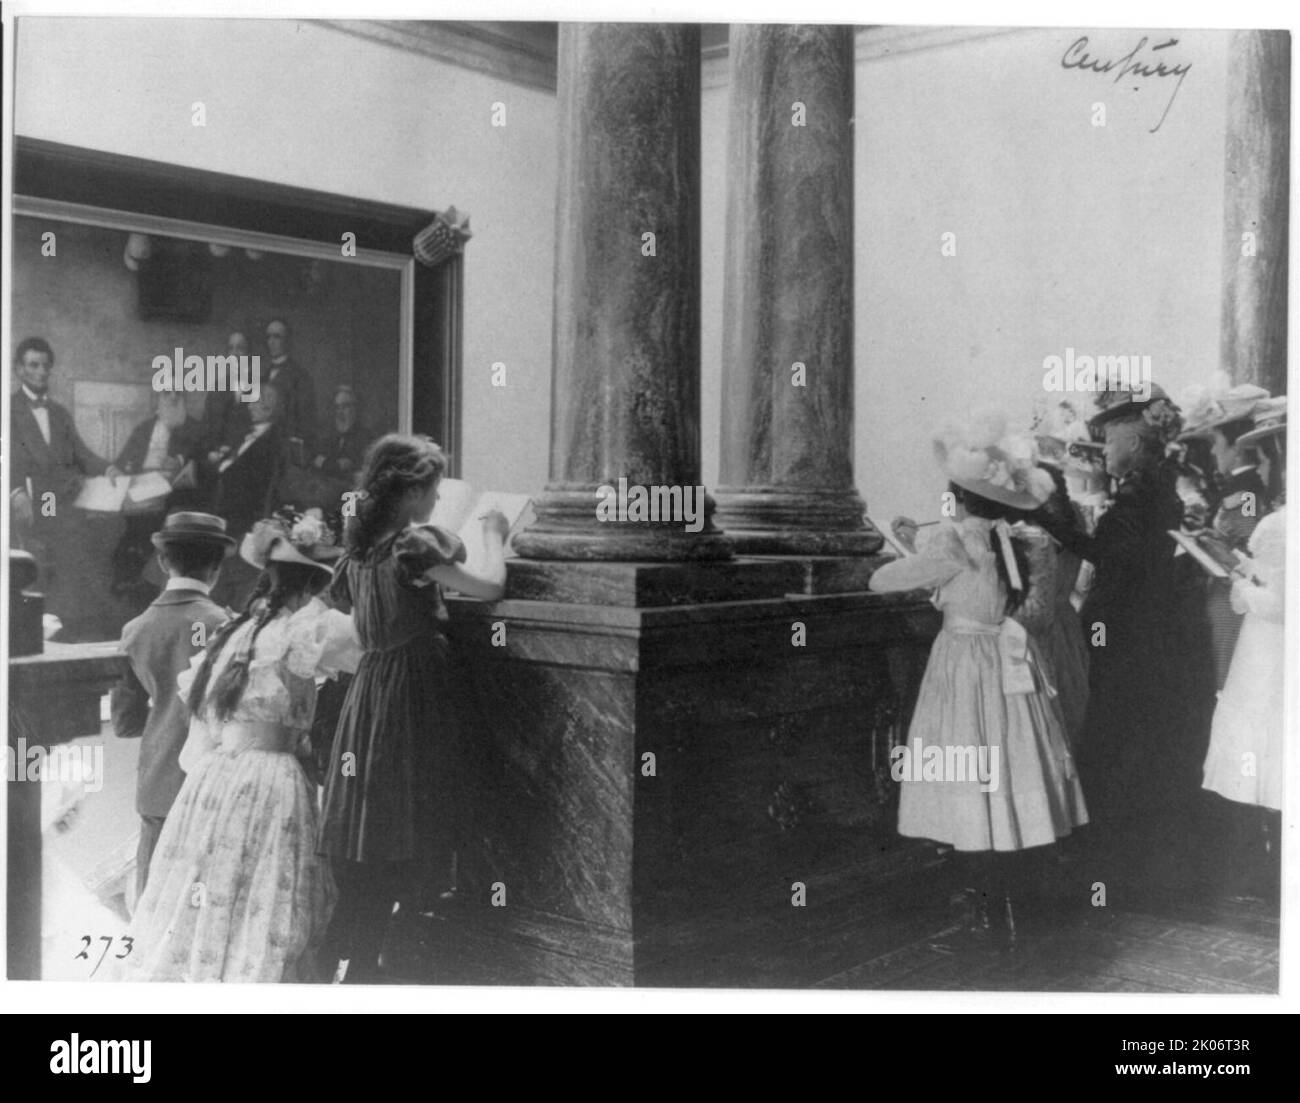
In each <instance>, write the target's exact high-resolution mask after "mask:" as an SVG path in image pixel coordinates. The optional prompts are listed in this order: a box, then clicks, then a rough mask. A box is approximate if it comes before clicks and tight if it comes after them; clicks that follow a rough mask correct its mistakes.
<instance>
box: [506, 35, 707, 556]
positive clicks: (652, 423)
mask: <svg viewBox="0 0 1300 1103" xmlns="http://www.w3.org/2000/svg"><path fill="white" fill-rule="evenodd" d="M558 106H559V131H560V157H559V186H558V199H557V214H556V234H555V242H556V262H555V322H554V347H553V352H554V367H553V376H552V389H551V403H552V409H551V456H550V480H549V482H548V483H547V486H546V489H545V491H544V493H543V494H542V495H541V496H540V497H538V498H536V499H535V500H534V503H533V505H534V509H535V510H536V513H537V520H536V521H535V523H534V524H532V525H531V526H529V528H528V529H527V530H525V531H524V532H523V533H521V534H520V535H519V536H518V537H517V538H516V540H515V548H516V550H517V551H518V552H519V554H520V555H521V556H525V557H528V558H532V559H577V560H675V559H711V558H725V557H728V556H730V554H731V548H730V545H729V544H728V543H727V541H726V540H725V539H724V538H723V537H722V536H721V534H720V533H718V531H717V530H716V529H715V528H714V526H713V524H712V522H711V521H710V520H708V517H707V514H711V512H712V501H711V500H710V501H708V502H707V513H703V512H702V513H701V516H702V518H703V523H702V525H699V526H698V527H697V526H696V525H695V524H690V523H687V522H686V521H684V520H683V519H682V518H681V517H675V518H669V519H664V518H663V516H662V513H663V512H665V511H664V510H662V509H661V510H659V511H658V512H659V516H658V517H657V518H656V519H652V520H645V519H634V520H613V521H611V520H608V519H606V520H603V521H602V520H601V519H599V516H598V513H597V508H596V507H597V503H598V500H599V494H598V491H599V488H600V487H602V486H607V487H611V488H615V489H617V488H618V487H619V480H620V479H625V480H626V481H627V482H626V486H627V487H628V488H629V494H630V493H632V491H631V488H633V487H664V488H681V489H682V492H683V493H685V491H686V490H687V488H692V489H693V488H697V487H698V495H699V498H700V499H701V505H702V506H703V498H704V492H703V487H702V486H700V424H699V390H700V375H699V373H700V354H699V343H700V256H699V249H700V227H699V219H700V148H699V147H700V37H699V28H698V27H697V26H693V25H686V26H683V25H674V24H631V23H586V24H581V23H561V24H560V40H559V97H558ZM649 235H653V236H649ZM634 516H635V515H634ZM691 528H696V531H694V532H692V531H690V530H691Z"/></svg>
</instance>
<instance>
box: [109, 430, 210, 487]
mask: <svg viewBox="0 0 1300 1103" xmlns="http://www.w3.org/2000/svg"><path fill="white" fill-rule="evenodd" d="M157 421H158V418H157V417H156V416H155V417H151V418H148V419H146V420H145V421H142V422H141V423H140V424H139V425H137V426H136V427H135V428H134V429H132V430H131V435H130V436H129V437H127V440H126V445H125V446H124V447H123V449H122V451H121V453H120V454H119V455H118V457H117V466H118V467H120V468H121V469H122V470H123V471H124V472H125V473H126V474H128V475H138V474H139V473H140V472H141V471H143V470H144V459H145V456H146V455H148V452H149V438H150V437H152V436H153V427H154V425H155V424H156V423H157ZM202 436H203V425H202V423H201V422H200V421H199V420H198V419H197V418H192V417H187V418H186V419H185V422H184V424H182V425H178V426H177V427H176V428H175V429H173V430H172V434H171V437H170V438H168V441H167V454H168V455H169V456H175V457H176V458H177V459H179V460H180V461H181V462H182V463H185V462H187V461H189V460H192V459H193V458H194V457H195V456H197V455H198V454H199V449H200V447H201V445H202Z"/></svg>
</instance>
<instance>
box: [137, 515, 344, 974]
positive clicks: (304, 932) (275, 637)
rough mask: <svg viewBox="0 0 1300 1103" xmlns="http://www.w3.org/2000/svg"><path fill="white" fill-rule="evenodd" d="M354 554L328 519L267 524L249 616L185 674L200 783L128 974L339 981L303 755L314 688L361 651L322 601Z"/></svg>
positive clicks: (152, 883)
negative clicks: (343, 548)
mask: <svg viewBox="0 0 1300 1103" xmlns="http://www.w3.org/2000/svg"><path fill="white" fill-rule="evenodd" d="M339 551H340V549H339V548H338V547H337V546H336V545H334V543H333V541H332V538H331V537H330V534H329V532H328V530H327V529H326V528H325V526H324V524H323V523H321V522H320V521H319V519H317V518H306V517H298V518H295V519H294V520H293V521H292V522H291V521H290V520H288V519H283V518H274V519H271V520H267V521H259V522H257V524H255V525H254V527H253V529H252V531H251V532H249V533H248V534H247V535H246V536H245V538H244V541H243V543H242V545H241V547H240V555H241V556H242V557H243V558H244V559H245V560H246V561H247V562H248V563H249V565H250V566H251V567H254V568H256V569H259V570H260V571H261V572H262V573H261V575H260V576H258V579H257V583H256V585H255V587H254V589H253V593H252V595H251V597H250V599H249V602H248V605H247V607H246V608H245V610H244V612H243V613H242V615H240V616H239V617H237V618H235V619H234V620H231V621H229V622H227V624H225V625H224V626H223V627H222V628H221V629H220V630H219V631H218V632H217V633H216V635H215V636H214V637H213V639H212V642H211V643H210V644H209V646H208V647H207V649H206V650H205V651H203V652H202V653H200V654H199V655H196V656H195V658H194V661H193V663H192V665H191V667H190V669H189V670H186V671H183V672H182V673H181V674H180V676H179V677H178V679H177V686H178V688H179V690H180V692H181V694H182V696H184V697H185V698H186V700H187V702H188V703H189V707H190V712H191V714H192V716H193V719H192V721H191V724H190V731H189V736H188V738H187V740H186V743H185V747H184V749H183V750H182V752H181V755H180V765H181V768H182V769H183V770H184V771H185V774H186V777H185V782H184V784H183V785H182V786H181V790H180V793H179V794H178V795H177V797H176V802H175V804H174V805H173V806H172V809H171V811H170V812H169V813H168V815H167V821H166V823H165V824H164V826H163V829H162V833H161V834H160V836H159V838H158V844H157V847H156V849H155V851H154V856H153V861H152V862H151V864H150V871H149V881H148V884H147V885H146V886H145V889H144V892H143V894H142V895H141V897H140V900H139V903H138V904H137V906H136V911H135V915H134V916H133V918H132V922H131V929H130V931H129V932H128V933H129V935H130V936H131V938H132V939H133V942H132V953H131V954H130V955H129V956H127V957H125V958H123V959H122V964H121V971H120V973H119V974H118V976H119V979H123V980H164V981H168V980H170V981H176V980H184V981H217V980H220V981H300V982H301V981H321V980H328V979H329V973H328V972H325V971H323V969H322V962H321V959H320V958H319V957H318V955H317V953H316V951H317V949H318V948H319V945H320V941H321V937H322V936H323V934H324V931H325V928H326V924H327V922H328V920H329V917H330V909H331V907H332V904H333V898H334V886H333V883H332V882H331V880H330V874H329V869H328V867H327V866H326V865H325V863H323V862H322V861H321V860H320V859H319V858H318V857H317V855H316V834H317V831H318V819H317V813H316V786H315V784H314V783H313V782H312V781H310V780H309V778H308V776H307V773H306V772H305V771H304V768H303V765H302V763H301V762H300V761H299V755H302V756H303V757H304V758H305V757H306V755H307V747H306V743H307V734H308V731H309V729H310V727H311V720H312V712H313V709H314V706H315V696H316V684H315V679H316V678H317V677H318V676H320V675H322V674H332V673H337V672H338V671H339V670H341V669H344V668H345V667H346V665H347V663H348V660H347V659H346V658H345V657H344V656H345V655H346V654H347V652H349V651H353V652H355V640H354V637H353V633H352V625H351V622H350V620H349V619H348V618H347V617H345V616H342V615H341V614H339V613H338V612H337V611H335V610H331V609H329V608H328V607H327V606H326V605H325V604H324V603H323V602H322V601H320V600H319V598H317V597H316V596H315V595H316V594H317V593H318V592H319V591H321V590H322V589H324V587H325V586H326V585H327V584H328V583H329V580H330V574H331V569H332V566H331V565H332V563H333V561H334V560H335V559H336V558H337V556H338V554H339ZM325 964H326V965H327V966H328V968H331V969H332V965H333V963H332V962H329V963H325Z"/></svg>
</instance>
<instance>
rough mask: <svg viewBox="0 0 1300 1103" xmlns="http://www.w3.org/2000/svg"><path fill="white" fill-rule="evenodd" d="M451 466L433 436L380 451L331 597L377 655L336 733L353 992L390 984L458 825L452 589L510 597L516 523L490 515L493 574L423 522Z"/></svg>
mask: <svg viewBox="0 0 1300 1103" xmlns="http://www.w3.org/2000/svg"><path fill="white" fill-rule="evenodd" d="M446 469H447V460H446V457H445V456H444V455H443V453H442V451H441V450H440V449H439V448H438V446H437V445H436V444H434V443H433V442H432V441H430V440H429V439H428V438H426V437H416V436H403V435H400V434H390V435H388V436H385V437H381V438H380V439H379V440H377V441H376V442H375V443H374V444H373V445H371V447H370V450H369V451H368V453H367V454H366V459H365V463H364V466H363V470H362V473H361V478H360V481H359V484H358V491H357V492H356V499H355V503H354V505H355V508H354V509H352V510H351V513H352V516H351V517H350V518H349V519H348V522H347V529H346V533H345V545H346V549H347V554H346V557H345V558H344V559H343V560H342V562H341V563H340V564H339V566H338V569H337V570H336V572H335V575H334V582H333V585H332V587H331V594H332V596H333V598H334V600H335V601H336V602H337V603H338V604H339V605H340V607H341V608H350V609H351V610H352V613H353V616H354V618H355V620H356V627H357V632H358V634H359V636H360V638H361V643H362V646H363V647H364V649H365V651H364V654H363V656H362V658H361V661H360V663H359V664H358V668H357V672H356V676H355V677H354V678H353V680H352V685H351V686H350V687H349V689H348V695H347V698H346V699H345V700H344V702H343V707H342V710H341V712H340V715H339V722H338V728H337V729H336V731H335V735H334V744H333V748H332V751H331V754H330V759H329V768H328V771H327V774H326V778H325V799H324V808H323V813H322V819H323V822H322V828H321V839H320V850H321V852H322V853H323V854H325V855H327V856H328V857H329V859H330V861H331V866H332V868H333V871H334V876H335V880H336V882H337V884H338V887H339V905H338V908H337V910H336V912H335V917H334V922H333V924H332V925H331V928H330V933H329V939H328V941H329V946H330V952H331V954H333V955H334V956H335V957H336V958H337V959H338V960H339V961H340V962H342V961H346V962H347V963H348V965H347V968H346V976H345V978H344V979H345V980H346V981H347V982H348V983H367V982H375V981H378V980H380V979H381V974H380V973H379V958H380V951H381V949H382V945H383V938H384V934H385V930H386V927H387V921H388V918H389V916H391V915H392V912H393V908H394V905H395V904H396V903H397V902H398V900H399V898H401V897H402V896H404V895H407V894H408V893H409V892H410V891H412V890H413V889H414V888H415V887H416V885H417V881H418V874H419V873H420V872H421V871H427V870H428V869H430V868H431V867H432V865H433V864H434V863H435V862H437V861H438V860H440V858H441V857H442V856H443V855H444V854H445V851H446V848H447V843H448V840H449V838H450V837H451V834H452V832H453V830H454V828H455V824H454V822H452V821H453V820H454V819H455V816H454V813H453V809H454V797H455V794H454V792H453V791H452V788H451V775H452V770H453V762H452V755H451V753H450V752H451V749H452V748H453V747H454V746H455V743H456V732H457V715H456V714H457V708H456V697H457V694H456V687H455V684H454V679H453V677H452V674H451V671H450V668H449V658H450V656H449V652H448V642H447V636H446V627H447V610H446V607H445V605H444V604H443V600H442V587H443V586H444V585H445V586H449V587H451V588H453V589H455V590H457V591H459V592H460V593H462V594H465V595H467V596H469V597H477V598H482V599H484V600H487V601H496V600H498V599H499V598H500V597H501V595H502V594H503V593H504V590H505V559H504V541H505V537H506V533H507V531H508V528H509V526H508V524H507V523H506V519H505V517H504V516H503V515H502V514H500V513H498V512H491V513H489V514H487V515H486V516H485V517H484V518H483V521H484V525H483V527H484V531H485V532H486V533H487V558H486V566H485V568H484V570H483V572H482V573H471V572H469V571H467V570H466V569H465V567H464V566H463V565H462V564H463V563H464V561H465V547H464V545H463V544H462V543H461V541H460V540H459V539H458V538H457V537H456V536H453V535H452V534H451V533H449V532H446V531H445V530H443V529H440V528H436V527H434V526H432V525H429V524H424V523H421V522H423V521H424V519H425V518H427V517H429V515H430V514H431V513H432V512H433V507H434V505H435V503H436V502H437V498H438V483H439V481H440V480H441V479H442V477H443V474H444V473H445V471H446Z"/></svg>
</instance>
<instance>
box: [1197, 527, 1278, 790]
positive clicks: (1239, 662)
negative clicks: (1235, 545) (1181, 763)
mask: <svg viewBox="0 0 1300 1103" xmlns="http://www.w3.org/2000/svg"><path fill="white" fill-rule="evenodd" d="M1248 547H1249V549H1250V553H1251V555H1252V556H1254V559H1255V567H1256V570H1257V572H1258V575H1259V577H1260V581H1261V582H1262V585H1260V586H1256V585H1254V584H1253V583H1251V582H1248V581H1245V580H1239V581H1236V582H1234V583H1233V584H1232V608H1233V610H1234V611H1235V612H1237V613H1245V614H1246V616H1245V619H1244V620H1243V621H1242V624H1241V633H1240V634H1239V635H1238V636H1237V646H1236V650H1234V651H1233V653H1232V665H1231V666H1230V667H1229V669H1228V677H1227V680H1226V681H1225V682H1224V685H1223V689H1222V690H1221V691H1220V692H1219V703H1218V705H1217V706H1216V707H1215V710H1214V723H1213V725H1212V726H1211V729H1210V750H1209V753H1208V754H1207V755H1206V756H1205V776H1204V782H1203V785H1204V788H1206V789H1209V790H1211V791H1212V792H1215V793H1218V794H1219V795H1220V796H1221V797H1226V798H1227V799H1228V800H1235V801H1239V802H1241V803H1242V804H1259V805H1263V806H1264V807H1265V808H1273V809H1278V810H1280V809H1281V807H1282V780H1283V779H1282V723H1283V706H1284V696H1285V689H1286V670H1285V659H1286V625H1285V620H1284V613H1285V607H1286V509H1285V508H1282V509H1278V510H1275V511H1274V512H1273V513H1270V514H1269V515H1268V516H1267V517H1265V518H1264V519H1263V520H1261V521H1260V522H1259V524H1258V525H1257V526H1256V528H1255V531H1254V532H1253V533H1251V536H1250V543H1249V545H1248Z"/></svg>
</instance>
